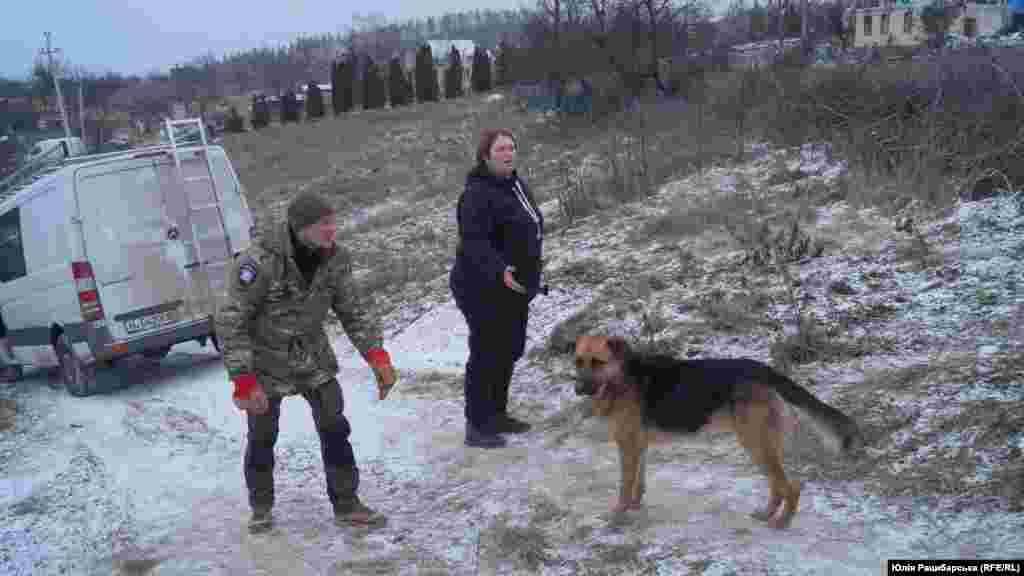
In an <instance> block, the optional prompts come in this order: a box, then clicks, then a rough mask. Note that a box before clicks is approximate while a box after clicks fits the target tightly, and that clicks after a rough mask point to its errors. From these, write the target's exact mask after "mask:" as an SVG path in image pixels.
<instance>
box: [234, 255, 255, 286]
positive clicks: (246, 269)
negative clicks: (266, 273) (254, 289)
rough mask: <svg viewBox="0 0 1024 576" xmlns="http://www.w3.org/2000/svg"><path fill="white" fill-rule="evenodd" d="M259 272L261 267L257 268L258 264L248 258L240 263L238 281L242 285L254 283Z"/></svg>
mask: <svg viewBox="0 0 1024 576" xmlns="http://www.w3.org/2000/svg"><path fill="white" fill-rule="evenodd" d="M259 274H260V270H259V268H257V267H256V264H255V263H254V262H252V261H251V260H246V261H245V262H242V263H241V264H239V265H238V283H239V284H241V285H242V286H250V285H252V283H253V282H255V281H256V277H257V276H259Z"/></svg>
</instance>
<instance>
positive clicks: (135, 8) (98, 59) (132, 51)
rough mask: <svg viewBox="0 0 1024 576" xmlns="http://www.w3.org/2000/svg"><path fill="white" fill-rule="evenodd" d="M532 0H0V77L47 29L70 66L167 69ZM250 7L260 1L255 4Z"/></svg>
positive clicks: (17, 70)
mask: <svg viewBox="0 0 1024 576" xmlns="http://www.w3.org/2000/svg"><path fill="white" fill-rule="evenodd" d="M524 1H526V2H530V3H531V4H532V0H435V1H434V2H427V1H422V0H421V1H415V0H373V1H372V2H366V1H362V2H357V1H355V0H269V1H261V0H244V1H243V0H159V1H156V2H152V1H143V2H139V1H137V0H0V5H3V7H2V8H0V21H2V22H3V28H2V31H0V76H4V77H7V78H15V79H21V78H25V77H27V76H28V75H29V74H30V73H31V70H32V64H33V62H34V61H35V59H36V58H38V57H39V50H40V49H41V48H42V47H43V46H44V45H45V39H44V37H43V33H44V32H47V31H48V32H51V33H52V39H53V46H54V47H55V48H61V49H62V50H63V54H62V55H63V56H64V57H66V58H67V59H68V60H70V62H72V63H73V64H75V65H81V66H85V67H86V68H87V69H89V70H91V71H93V72H97V73H102V72H106V71H114V72H120V73H125V74H145V73H147V72H150V71H155V70H166V69H167V68H169V67H170V66H171V65H173V64H178V63H182V62H184V61H187V60H190V59H192V58H194V57H196V56H199V55H200V54H203V53H205V52H207V51H212V52H213V53H214V54H216V55H218V56H220V55H223V54H224V53H226V52H231V51H240V50H246V49H249V48H256V47H259V46H261V45H263V44H269V45H279V44H282V43H287V42H288V41H290V40H292V39H294V38H295V37H297V36H299V35H302V34H307V35H312V34H320V33H325V32H341V31H344V30H346V29H347V28H348V26H349V24H350V23H351V22H352V15H353V13H357V14H362V15H366V14H367V13H369V12H371V11H372V12H373V13H374V14H381V15H383V16H385V17H387V18H389V19H406V18H417V17H426V16H440V15H442V14H443V13H445V12H449V11H464V10H471V9H474V8H480V9H487V8H493V9H516V8H518V7H519V6H520V5H521V2H524ZM253 6H262V8H260V9H258V10H254V9H253Z"/></svg>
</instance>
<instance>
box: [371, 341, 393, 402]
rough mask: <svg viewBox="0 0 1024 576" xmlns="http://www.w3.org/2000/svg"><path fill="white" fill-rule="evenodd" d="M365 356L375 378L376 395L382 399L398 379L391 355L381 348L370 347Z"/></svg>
mask: <svg viewBox="0 0 1024 576" xmlns="http://www.w3.org/2000/svg"><path fill="white" fill-rule="evenodd" d="M366 357H367V358H366V359H367V361H368V362H369V363H370V368H372V369H373V375H374V376H375V377H376V378H377V397H378V399H380V400H383V399H385V398H387V397H388V393H389V392H391V389H392V388H393V387H394V386H395V383H396V382H397V381H398V374H397V372H395V367H394V366H392V365H391V356H390V355H389V354H388V353H387V351H386V350H384V349H383V348H371V349H370V351H369V352H367V354H366Z"/></svg>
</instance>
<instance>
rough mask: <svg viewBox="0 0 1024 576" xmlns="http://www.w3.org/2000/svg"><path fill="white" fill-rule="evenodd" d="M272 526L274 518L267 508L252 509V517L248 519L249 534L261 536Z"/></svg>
mask: <svg viewBox="0 0 1024 576" xmlns="http://www.w3.org/2000/svg"><path fill="white" fill-rule="evenodd" d="M273 525H274V518H273V516H272V515H271V513H270V507H269V506H259V507H254V508H253V509H252V516H250V517H249V534H261V533H263V532H266V531H267V530H270V529H271V528H272V527H273Z"/></svg>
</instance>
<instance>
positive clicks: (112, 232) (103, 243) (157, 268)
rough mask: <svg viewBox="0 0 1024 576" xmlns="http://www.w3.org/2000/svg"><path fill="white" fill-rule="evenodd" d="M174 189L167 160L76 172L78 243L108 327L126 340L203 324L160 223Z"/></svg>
mask: <svg viewBox="0 0 1024 576" xmlns="http://www.w3.org/2000/svg"><path fill="white" fill-rule="evenodd" d="M175 189H180V184H179V183H178V181H177V178H176V175H175V170H174V167H173V164H172V161H171V158H170V155H169V154H167V153H164V152H157V153H153V152H149V153H138V154H134V155H131V156H120V157H117V158H114V159H111V160H109V161H106V162H102V163H97V164H90V165H87V166H83V167H82V168H80V169H78V170H77V172H76V178H75V194H76V198H77V201H78V207H79V217H80V218H81V221H82V230H83V235H84V243H85V254H86V257H87V259H88V261H89V262H90V263H91V264H92V270H93V273H94V275H95V279H96V283H97V288H98V290H99V292H100V300H101V302H102V305H103V308H104V311H105V314H106V318H107V320H108V326H109V328H110V330H111V332H112V335H113V337H114V339H115V340H122V341H123V340H133V339H136V338H138V337H142V336H146V335H147V333H152V332H158V331H162V330H164V329H168V328H170V327H171V326H172V325H175V324H179V323H186V322H189V321H196V320H199V319H201V318H202V317H203V316H204V307H203V306H202V304H203V303H202V302H201V300H202V298H201V297H199V298H197V297H196V296H195V294H194V292H195V291H194V290H193V289H192V287H191V286H190V277H189V275H188V273H187V270H188V269H187V267H186V265H187V264H188V263H189V262H191V261H192V260H193V259H190V257H189V254H188V250H187V247H186V245H185V244H184V243H183V242H182V241H181V238H180V236H181V232H182V229H183V228H187V225H186V226H182V225H181V223H179V222H175V221H174V220H172V219H171V218H170V217H169V216H168V212H167V203H168V199H169V198H168V197H169V196H173V193H171V194H168V191H173V190H175Z"/></svg>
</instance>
